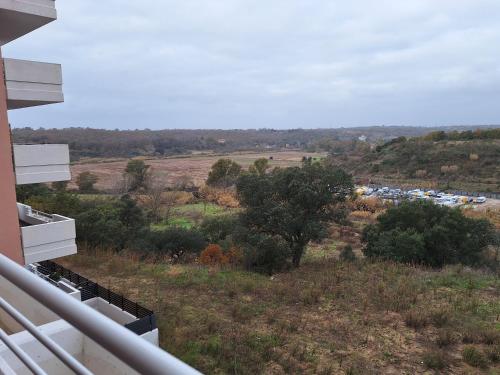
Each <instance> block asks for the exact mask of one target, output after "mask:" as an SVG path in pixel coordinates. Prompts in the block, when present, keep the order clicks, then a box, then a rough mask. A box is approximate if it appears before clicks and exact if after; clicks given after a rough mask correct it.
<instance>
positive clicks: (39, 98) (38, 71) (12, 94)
mask: <svg viewBox="0 0 500 375" xmlns="http://www.w3.org/2000/svg"><path fill="white" fill-rule="evenodd" d="M0 1H1V0H0ZM4 66H5V81H6V86H7V107H8V109H18V108H26V107H33V106H38V105H45V104H53V103H61V102H63V101H64V95H63V92H62V69H61V65H59V64H49V63H42V62H35V61H27V60H17V59H4Z"/></svg>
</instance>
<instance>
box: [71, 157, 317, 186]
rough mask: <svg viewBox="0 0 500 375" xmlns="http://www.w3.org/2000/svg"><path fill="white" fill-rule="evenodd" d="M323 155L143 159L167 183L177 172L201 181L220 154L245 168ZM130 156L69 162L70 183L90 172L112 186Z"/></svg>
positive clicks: (296, 162)
mask: <svg viewBox="0 0 500 375" xmlns="http://www.w3.org/2000/svg"><path fill="white" fill-rule="evenodd" d="M303 156H307V157H313V158H322V157H325V156H326V154H323V153H307V152H301V151H269V152H268V153H250V152H241V153H232V154H228V155H214V154H208V155H191V156H178V157H170V158H148V159H145V162H146V164H149V165H150V166H151V168H152V169H153V170H154V171H155V173H156V174H158V175H159V176H161V178H163V179H164V180H165V182H166V183H173V182H175V180H176V179H177V178H179V177H180V176H189V177H191V178H192V179H193V181H194V183H195V184H197V185H199V184H202V183H203V182H204V181H205V179H206V178H207V176H208V172H209V171H210V167H211V166H212V164H214V163H215V162H216V161H217V160H218V159H220V158H230V159H232V160H234V161H236V162H237V163H239V164H241V165H242V166H243V167H244V168H248V166H249V165H250V164H252V163H253V162H254V161H255V160H257V159H259V158H267V159H269V158H270V157H272V158H273V160H270V165H271V167H290V166H295V165H299V164H300V163H301V161H302V157H303ZM128 160H129V159H87V160H82V161H80V162H79V163H77V164H74V165H72V166H71V174H72V176H73V181H72V184H71V185H70V186H71V187H75V185H74V181H75V179H76V177H77V176H78V174H80V173H81V172H86V171H89V172H92V173H94V174H95V175H97V176H98V177H99V181H98V182H97V184H96V185H95V187H96V188H97V189H99V190H112V189H114V188H115V187H116V186H117V185H118V184H119V181H120V180H121V177H122V174H123V171H124V169H125V166H126V165H127V162H128Z"/></svg>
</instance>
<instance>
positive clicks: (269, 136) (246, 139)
mask: <svg viewBox="0 0 500 375" xmlns="http://www.w3.org/2000/svg"><path fill="white" fill-rule="evenodd" d="M454 129H457V130H464V129H474V128H473V127H452V128H434V129H433V128H427V127H405V126H378V127H377V126H374V127H359V128H340V129H290V130H275V129H258V130H201V129H198V130H183V129H172V130H159V131H152V130H131V131H129V130H104V129H90V128H67V129H43V128H40V129H32V128H15V129H13V131H12V135H13V138H14V142H15V143H66V144H69V146H70V150H71V156H72V160H78V159H80V158H83V157H126V158H130V157H136V156H170V155H180V154H186V153H189V152H191V151H216V152H233V151H241V150H254V151H255V150H256V149H257V150H268V149H269V147H271V148H274V149H277V148H285V147H287V145H288V147H289V148H290V147H292V148H299V149H308V150H317V149H321V150H325V151H329V150H330V144H331V143H332V142H338V141H340V142H343V141H352V140H353V139H357V138H358V137H360V136H362V135H365V136H366V137H367V138H368V141H370V142H377V141H379V140H383V139H391V138H395V137H399V136H406V137H414V136H422V135H424V134H426V133H428V132H429V131H432V130H454Z"/></svg>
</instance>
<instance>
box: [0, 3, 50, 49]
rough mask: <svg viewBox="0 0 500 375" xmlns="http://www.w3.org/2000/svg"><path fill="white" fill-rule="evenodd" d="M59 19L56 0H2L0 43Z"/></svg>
mask: <svg viewBox="0 0 500 375" xmlns="http://www.w3.org/2000/svg"><path fill="white" fill-rule="evenodd" d="M55 19H57V11H56V7H55V2H54V0H0V45H3V44H6V43H8V42H10V41H12V40H14V39H17V38H20V37H21V36H23V35H26V34H28V33H30V32H32V31H33V30H36V29H38V28H39V27H42V26H44V25H46V24H48V23H49V22H52V21H54V20H55Z"/></svg>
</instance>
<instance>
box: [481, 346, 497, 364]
mask: <svg viewBox="0 0 500 375" xmlns="http://www.w3.org/2000/svg"><path fill="white" fill-rule="evenodd" d="M484 354H486V357H488V359H489V360H490V361H491V362H493V363H498V362H500V345H495V346H493V347H491V348H486V350H485V352H484Z"/></svg>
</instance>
